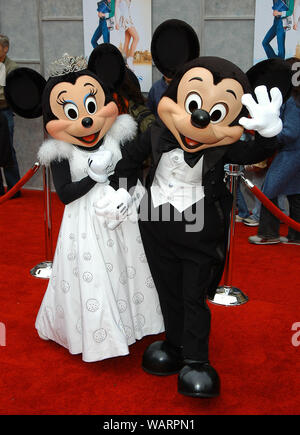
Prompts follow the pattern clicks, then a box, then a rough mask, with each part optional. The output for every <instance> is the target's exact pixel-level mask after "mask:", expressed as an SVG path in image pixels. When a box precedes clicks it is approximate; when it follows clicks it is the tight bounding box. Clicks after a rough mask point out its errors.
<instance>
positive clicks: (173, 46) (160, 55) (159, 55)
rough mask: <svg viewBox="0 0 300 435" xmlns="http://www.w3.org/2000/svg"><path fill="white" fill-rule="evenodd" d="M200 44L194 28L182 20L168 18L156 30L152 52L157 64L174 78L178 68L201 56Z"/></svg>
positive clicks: (158, 67)
mask: <svg viewBox="0 0 300 435" xmlns="http://www.w3.org/2000/svg"><path fill="white" fill-rule="evenodd" d="M199 53H200V44H199V40H198V36H197V34H196V32H195V31H194V29H193V28H192V27H191V26H190V25H189V24H187V23H185V22H184V21H181V20H167V21H164V22H163V23H162V24H160V25H159V26H158V27H157V29H156V30H155V32H154V34H153V37H152V42H151V54H152V58H153V61H154V63H155V66H156V67H157V69H158V70H159V71H160V72H161V73H162V74H163V75H165V76H166V77H169V78H172V77H173V76H174V74H175V73H176V71H177V70H178V68H179V67H180V66H182V65H184V64H185V63H186V62H189V61H190V60H193V59H195V58H196V57H198V56H199Z"/></svg>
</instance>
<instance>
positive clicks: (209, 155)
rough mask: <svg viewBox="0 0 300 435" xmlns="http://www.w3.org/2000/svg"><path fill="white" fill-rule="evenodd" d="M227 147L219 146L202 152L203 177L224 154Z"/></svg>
mask: <svg viewBox="0 0 300 435" xmlns="http://www.w3.org/2000/svg"><path fill="white" fill-rule="evenodd" d="M226 151H227V147H226V146H221V147H217V148H211V149H208V150H207V151H205V152H204V159H203V174H202V177H203V178H204V177H205V175H206V174H207V172H208V171H209V170H210V169H212V168H213V167H214V166H216V164H217V163H218V162H219V161H220V160H221V159H222V158H223V156H224V155H225V154H226Z"/></svg>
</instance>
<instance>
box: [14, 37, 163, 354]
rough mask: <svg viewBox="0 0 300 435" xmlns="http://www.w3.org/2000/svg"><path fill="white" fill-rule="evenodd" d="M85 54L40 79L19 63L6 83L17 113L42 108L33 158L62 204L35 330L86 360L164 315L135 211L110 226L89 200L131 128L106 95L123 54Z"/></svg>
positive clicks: (149, 330)
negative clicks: (42, 133)
mask: <svg viewBox="0 0 300 435" xmlns="http://www.w3.org/2000/svg"><path fill="white" fill-rule="evenodd" d="M82 61H83V60H82V59H80V58H70V57H69V56H64V58H63V59H62V60H60V61H57V62H56V63H55V65H54V74H53V75H52V76H51V77H50V78H49V80H48V82H47V83H46V81H45V80H44V78H43V77H42V76H41V75H40V74H38V73H37V72H35V71H32V70H29V69H26V68H20V69H18V70H16V71H14V73H13V74H12V75H10V76H9V77H8V81H7V89H6V93H7V96H8V100H9V102H10V104H11V106H12V108H13V109H14V111H15V112H16V113H18V114H19V115H21V116H24V117H27V118H30V117H32V118H34V117H38V116H40V115H41V114H43V117H44V124H45V128H46V131H47V132H48V133H49V134H50V135H51V136H52V139H50V140H47V141H46V142H44V143H43V145H42V146H41V148H40V150H39V154H38V155H39V160H40V162H41V163H42V164H44V165H50V166H51V171H52V175H53V181H54V185H55V188H56V192H57V194H58V196H59V198H60V199H61V201H62V202H63V203H64V204H66V206H65V210H64V215H63V219H62V223H61V227H60V232H59V237H58V241H57V246H56V251H55V256H54V262H53V270H52V274H51V278H50V281H49V285H48V288H47V291H46V293H45V296H44V299H43V302H42V304H41V307H40V310H39V313H38V316H37V319H36V325H35V326H36V329H37V330H38V333H39V335H40V337H41V338H43V339H50V340H53V341H55V342H56V343H58V344H60V345H62V346H64V347H66V348H67V349H68V350H69V352H70V353H71V354H79V353H82V359H83V360H84V361H86V362H91V361H99V360H102V359H105V358H110V357H115V356H119V355H126V354H128V353H129V350H128V346H129V345H130V344H132V343H134V342H135V341H136V339H141V338H142V337H143V336H145V335H148V334H156V333H160V332H162V331H163V319H162V316H161V311H160V307H159V300H158V296H157V293H156V290H155V287H154V284H153V280H152V277H151V273H150V270H149V267H148V264H147V260H146V257H145V253H144V249H143V245H142V241H141V237H140V232H139V228H138V224H137V221H136V220H135V221H132V220H131V221H129V220H127V221H126V222H124V223H123V225H122V227H119V229H118V231H115V232H112V231H110V230H109V228H108V227H107V225H106V224H105V222H104V220H103V219H99V218H98V217H97V216H96V215H95V211H94V207H93V203H94V202H95V201H96V200H98V199H99V198H102V197H105V193H106V189H107V187H108V186H107V184H108V180H107V177H108V175H109V174H111V173H112V172H113V170H114V166H115V165H116V163H117V161H118V160H119V159H120V158H121V148H122V146H123V145H125V143H126V142H127V141H128V140H132V139H133V138H134V137H135V134H136V124H135V122H134V120H133V119H132V118H131V117H130V116H129V115H121V116H119V117H118V109H117V106H116V104H115V102H114V101H113V99H112V97H111V90H112V89H114V88H115V87H116V86H118V84H120V83H121V82H122V80H123V76H124V72H125V64H124V60H123V57H122V55H121V53H120V52H119V50H117V49H116V48H115V47H114V46H112V45H109V44H103V45H102V46H99V47H98V48H96V49H95V50H94V52H93V53H92V55H91V57H90V61H89V70H88V69H86V68H87V65H82ZM92 71H93V72H92Z"/></svg>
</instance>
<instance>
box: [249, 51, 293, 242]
mask: <svg viewBox="0 0 300 435" xmlns="http://www.w3.org/2000/svg"><path fill="white" fill-rule="evenodd" d="M287 62H288V63H289V64H290V65H291V66H292V65H293V64H294V63H295V62H299V59H297V58H292V59H289V60H287ZM281 118H282V122H283V129H282V131H281V133H280V134H279V135H278V136H277V139H278V141H279V143H281V144H282V147H281V149H280V151H279V152H278V153H277V154H276V156H275V158H274V160H273V161H272V163H271V166H270V168H269V169H268V172H267V175H266V178H265V181H264V187H263V193H264V194H265V195H266V196H267V197H268V198H269V199H270V200H271V201H272V202H273V203H274V204H275V205H278V196H279V195H286V196H287V199H288V203H289V209H290V217H291V218H292V219H294V220H295V221H296V222H300V122H299V119H300V85H296V84H295V83H293V88H292V95H291V96H290V98H289V99H288V100H287V101H286V102H285V103H284V104H283V106H282V108H281ZM279 229H280V221H279V219H277V218H276V217H275V216H274V215H273V214H272V213H271V212H269V210H268V209H267V208H265V207H264V205H263V204H262V206H261V212H260V219H259V227H258V233H257V235H255V236H250V237H249V238H248V240H249V242H250V243H254V244H256V245H270V244H276V243H285V244H292V245H300V232H298V231H295V230H294V229H292V228H289V230H288V234H287V237H280V235H279Z"/></svg>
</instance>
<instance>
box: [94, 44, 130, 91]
mask: <svg viewBox="0 0 300 435" xmlns="http://www.w3.org/2000/svg"><path fill="white" fill-rule="evenodd" d="M88 69H89V70H90V71H92V72H93V73H95V74H96V75H97V77H98V78H99V80H100V81H101V82H102V83H103V84H105V85H106V86H109V87H110V88H114V89H115V88H118V86H119V85H120V84H121V83H122V81H123V78H124V75H125V62H124V59H123V56H122V54H121V52H120V50H118V49H117V47H115V46H114V45H112V44H100V45H98V47H96V48H95V49H94V50H93V51H92V53H91V55H90V58H89V62H88Z"/></svg>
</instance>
